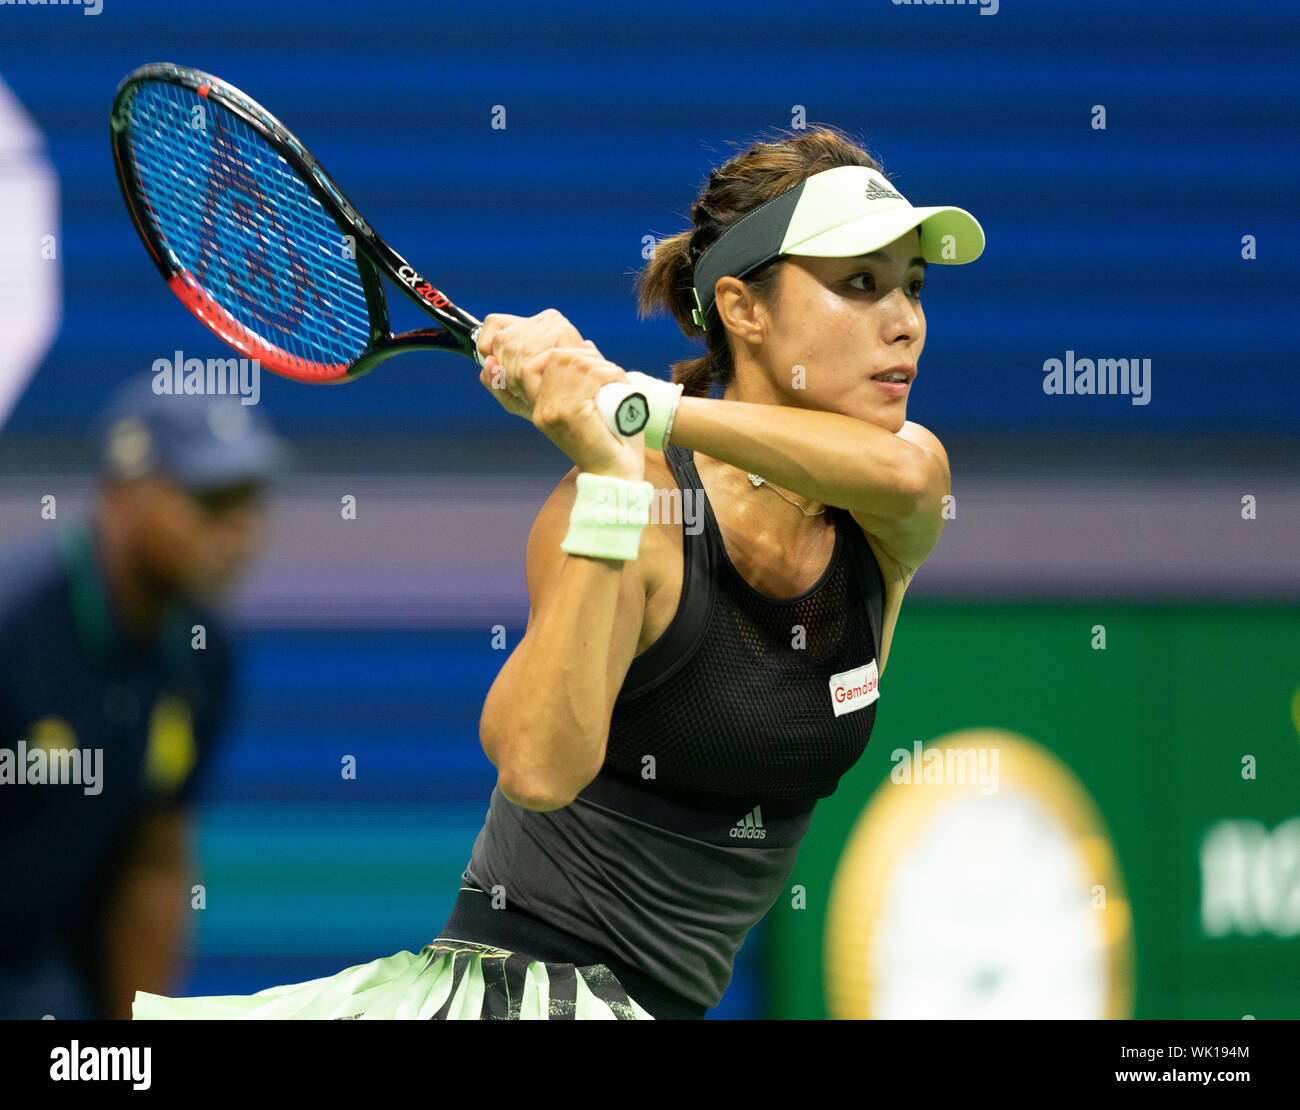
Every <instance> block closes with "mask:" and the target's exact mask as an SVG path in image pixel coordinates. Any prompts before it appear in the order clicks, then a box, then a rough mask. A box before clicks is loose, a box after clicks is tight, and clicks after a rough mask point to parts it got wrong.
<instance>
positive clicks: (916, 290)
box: [849, 273, 925, 298]
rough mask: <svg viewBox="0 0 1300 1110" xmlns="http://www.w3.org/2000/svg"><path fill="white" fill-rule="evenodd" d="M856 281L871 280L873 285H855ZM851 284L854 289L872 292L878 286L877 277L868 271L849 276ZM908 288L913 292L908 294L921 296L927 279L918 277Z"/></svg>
mask: <svg viewBox="0 0 1300 1110" xmlns="http://www.w3.org/2000/svg"><path fill="white" fill-rule="evenodd" d="M855 281H869V282H871V285H870V286H869V287H866V288H864V287H862V286H858V285H854V284H853V283H854V282H855ZM849 285H851V286H853V288H854V289H861V291H862V292H863V293H871V292H873V291H874V290H875V288H876V280H875V278H874V277H872V275H871V274H869V273H868V274H855V275H854V276H853V277H851V278H849ZM908 288H909V289H910V290H911V292H910V293H909V294H908V296H910V297H913V298H915V297H919V296H920V295H921V291H922V290H923V289H924V288H925V279H924V278H917V279H916V280H915V281H913V282H912V283H911V284H910V285H909V286H908Z"/></svg>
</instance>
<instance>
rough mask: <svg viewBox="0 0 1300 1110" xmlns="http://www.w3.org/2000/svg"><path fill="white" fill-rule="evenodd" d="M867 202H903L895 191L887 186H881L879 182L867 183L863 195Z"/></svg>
mask: <svg viewBox="0 0 1300 1110" xmlns="http://www.w3.org/2000/svg"><path fill="white" fill-rule="evenodd" d="M862 195H863V196H864V197H866V198H867V200H902V199H903V198H902V197H901V196H899V195H898V194H897V193H896V192H894V190H893V189H891V188H889V187H888V186H887V185H881V184H880V182H878V181H869V182H867V188H866V190H865V191H864V192H863V194H862Z"/></svg>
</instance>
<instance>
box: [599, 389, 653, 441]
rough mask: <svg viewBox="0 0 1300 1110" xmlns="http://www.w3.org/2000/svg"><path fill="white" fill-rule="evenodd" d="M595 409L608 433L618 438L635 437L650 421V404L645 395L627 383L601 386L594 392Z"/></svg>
mask: <svg viewBox="0 0 1300 1110" xmlns="http://www.w3.org/2000/svg"><path fill="white" fill-rule="evenodd" d="M596 408H597V409H598V410H599V411H600V415H601V416H603V417H604V418H605V423H606V424H608V425H609V428H610V431H612V432H613V433H614V434H615V435H619V436H634V435H636V434H637V432H639V431H641V429H642V428H644V427H645V426H646V421H647V420H649V419H650V402H649V401H647V400H646V395H645V394H644V393H642V392H641V391H640V390H639V389H637V388H636V387H635V386H633V385H629V384H628V383H627V382H606V383H605V384H604V385H602V386H601V387H600V389H599V390H597V392H596Z"/></svg>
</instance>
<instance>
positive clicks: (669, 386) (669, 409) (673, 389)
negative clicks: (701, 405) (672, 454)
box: [627, 370, 683, 451]
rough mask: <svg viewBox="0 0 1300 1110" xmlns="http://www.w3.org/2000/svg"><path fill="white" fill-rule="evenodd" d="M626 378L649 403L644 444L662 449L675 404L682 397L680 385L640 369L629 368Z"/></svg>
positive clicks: (671, 422) (675, 414)
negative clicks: (648, 416) (644, 372)
mask: <svg viewBox="0 0 1300 1110" xmlns="http://www.w3.org/2000/svg"><path fill="white" fill-rule="evenodd" d="M627 376H628V380H629V381H630V382H631V383H632V384H633V385H634V386H635V387H636V388H637V389H639V390H640V391H641V392H642V393H644V394H645V397H646V401H647V402H648V403H649V405H650V418H649V419H648V420H647V421H646V426H645V445H646V446H647V447H649V448H652V449H653V450H655V451H662V450H663V449H664V448H665V447H666V446H667V445H668V437H669V436H670V435H671V434H672V430H673V420H674V419H675V418H676V416H677V405H678V403H679V402H680V401H681V399H682V388H683V387H682V385H681V384H680V383H678V382H666V381H664V380H663V379H662V378H652V377H651V376H650V375H649V374H643V373H641V371H640V370H629V371H628V372H627Z"/></svg>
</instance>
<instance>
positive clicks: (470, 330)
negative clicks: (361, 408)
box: [111, 62, 483, 384]
mask: <svg viewBox="0 0 1300 1110" xmlns="http://www.w3.org/2000/svg"><path fill="white" fill-rule="evenodd" d="M146 82H163V83H165V84H170V85H175V86H177V87H179V88H183V89H187V90H188V91H190V92H192V93H194V94H195V95H197V96H198V97H199V98H200V99H201V100H204V101H206V102H208V103H211V104H214V105H217V106H219V107H221V108H222V109H224V110H225V111H228V112H230V113H231V114H232V115H234V116H235V117H236V118H238V119H239V120H241V121H242V122H243V123H244V124H246V125H247V126H248V127H249V128H250V129H251V130H252V131H253V132H254V133H255V134H256V135H257V136H258V137H259V138H260V139H262V140H263V141H264V142H265V143H266V144H267V145H268V146H269V147H270V148H271V149H272V150H274V151H275V152H276V153H277V154H278V155H279V156H280V157H281V158H283V159H284V160H285V162H287V163H288V165H289V167H290V168H291V169H292V170H293V171H294V173H295V174H297V175H298V177H299V178H300V179H301V180H302V182H303V184H304V185H306V186H307V188H308V189H309V190H310V191H311V193H312V195H313V196H314V197H315V198H316V199H317V200H318V201H319V202H320V205H321V207H322V208H323V209H324V210H325V213H326V214H327V215H328V216H329V217H330V218H331V219H332V220H333V221H334V223H335V224H336V225H337V226H338V228H339V231H340V233H341V234H342V235H345V236H349V235H350V236H352V242H353V243H354V244H355V250H354V255H355V261H356V263H357V270H358V272H359V275H360V278H361V288H362V291H363V293H364V296H365V301H366V309H367V314H368V315H369V318H370V319H369V326H370V338H369V343H368V345H367V346H366V348H365V350H363V351H362V352H361V354H360V355H358V356H357V358H356V359H355V360H354V361H353V362H352V363H351V364H350V365H348V366H347V367H346V370H345V372H344V373H341V374H339V375H337V376H335V377H331V378H322V377H317V378H307V377H300V376H298V375H297V374H289V375H288V376H291V377H294V378H295V380H297V381H304V382H310V383H312V384H318V383H326V384H335V383H338V382H345V381H350V380H352V379H354V378H358V377H360V376H361V375H362V374H365V373H367V372H369V371H370V370H373V369H374V368H375V367H376V366H378V365H379V364H380V363H381V362H383V361H384V360H385V359H388V358H391V357H392V356H393V355H397V354H402V353H403V352H406V351H416V350H444V351H452V352H455V353H457V354H462V355H466V356H468V357H470V358H473V359H474V361H475V362H477V363H478V364H479V365H480V366H481V365H482V364H483V358H482V356H481V355H480V354H479V351H478V347H477V345H476V343H475V340H476V339H477V336H478V330H479V328H480V327H481V326H482V322H481V321H480V320H478V319H476V318H475V317H473V316H471V315H470V314H469V313H468V312H466V311H465V310H464V309H462V308H459V307H458V306H457V305H455V304H453V303H452V301H451V299H450V298H449V297H447V296H446V295H445V294H444V293H442V292H440V291H439V290H438V289H436V288H434V286H433V284H432V283H431V282H429V281H427V280H426V279H425V278H424V277H423V276H422V275H421V274H420V273H419V272H418V271H417V270H416V269H415V267H414V266H412V265H411V264H410V263H409V262H407V261H406V259H404V258H403V257H402V256H401V255H400V254H398V253H397V252H396V251H395V250H393V248H392V247H390V246H389V245H388V243H387V242H386V241H385V240H384V239H383V237H382V236H380V234H379V233H378V232H377V231H375V229H374V228H373V227H371V226H370V224H369V222H368V221H367V220H366V219H365V217H364V216H362V215H361V213H360V212H359V211H357V208H356V206H355V205H354V204H352V202H351V201H349V200H348V198H347V197H346V196H344V195H343V191H342V190H341V189H340V188H339V187H338V185H337V184H335V182H334V180H333V178H331V177H330V176H329V174H328V173H326V172H325V169H324V167H322V166H321V164H320V163H319V162H318V161H317V160H316V159H315V157H313V155H312V154H311V153H310V152H309V151H308V150H307V148H306V147H304V146H303V145H302V143H301V142H299V141H298V139H297V138H296V137H295V136H294V134H293V133H292V132H291V131H290V130H289V129H288V128H287V127H285V126H284V124H282V123H281V122H280V121H279V120H278V119H276V118H275V116H273V115H272V114H271V113H270V112H268V111H267V110H266V109H265V108H263V107H262V106H261V105H260V104H258V103H257V101H255V100H254V99H253V98H252V97H250V96H248V95H246V94H245V93H243V92H241V91H240V90H239V89H237V88H235V87H234V86H233V85H230V84H228V83H227V82H225V81H222V80H220V79H219V78H217V77H213V76H212V75H211V74H208V73H204V72H203V71H202V70H196V69H191V68H189V67H187V66H181V65H175V64H173V63H170V62H154V63H151V64H149V65H145V66H141V67H140V68H138V69H136V70H133V71H132V72H131V73H129V74H127V76H126V77H125V78H123V80H122V82H121V84H119V85H118V88H117V92H116V94H115V95H114V98H113V109H112V114H111V132H112V142H113V164H114V167H115V168H116V171H117V181H118V185H119V186H120V188H121V190H122V198H123V200H124V201H125V202H126V206H127V210H128V212H129V213H130V215H131V222H132V223H133V224H134V225H135V229H136V232H137V233H138V234H139V236H140V239H141V240H142V241H143V243H144V245H145V248H146V249H147V250H148V252H149V256H150V257H151V258H152V259H153V261H154V265H155V266H157V268H158V271H159V273H161V274H162V276H163V279H164V280H165V281H166V282H167V284H168V285H169V286H170V287H171V289H172V291H173V292H174V293H175V294H176V295H177V296H178V297H179V298H180V299H181V301H182V302H184V304H185V306H186V307H187V308H188V309H189V310H190V311H191V312H192V313H193V314H194V315H195V316H197V317H198V318H199V319H200V320H201V321H202V322H203V323H204V324H205V325H206V326H207V327H208V328H209V329H210V330H212V331H214V332H216V334H217V335H219V336H220V337H221V338H222V339H223V340H224V341H225V342H226V343H228V344H229V345H230V346H232V347H234V348H235V349H236V350H238V351H240V352H242V353H243V354H245V355H248V356H251V357H257V358H259V359H260V360H261V362H262V363H263V365H265V366H266V367H267V369H270V370H276V371H277V372H279V373H285V369H284V365H285V363H284V359H283V358H282V357H280V356H281V355H282V354H283V355H288V352H284V351H283V349H282V348H280V347H270V346H269V345H262V346H259V345H258V344H256V343H254V342H251V341H250V340H249V339H248V338H246V336H244V335H242V334H240V332H237V331H235V330H234V329H232V328H231V327H229V326H227V325H226V322H225V321H224V320H222V319H221V318H220V317H219V316H217V315H216V314H215V313H212V312H207V311H205V305H204V304H203V303H202V296H206V297H208V298H209V299H212V298H211V295H210V294H208V293H206V291H204V293H203V294H202V295H200V294H199V292H198V290H200V289H202V286H201V285H199V284H198V283H197V282H196V281H193V280H192V279H187V275H186V271H185V270H184V267H183V266H181V265H180V263H179V260H177V259H175V256H174V255H172V254H171V252H170V251H169V250H168V249H167V248H166V244H165V243H163V242H159V241H158V240H157V239H156V238H155V232H154V229H153V227H152V223H151V221H150V220H149V218H148V217H147V216H146V215H145V213H146V212H147V211H148V210H149V208H150V206H149V201H148V197H147V196H146V195H145V194H144V190H143V186H142V184H141V182H140V175H139V173H138V172H137V171H136V170H135V168H134V166H135V163H134V159H132V157H131V155H130V142H131V123H130V119H131V104H132V101H133V100H134V97H135V93H136V91H137V90H138V89H139V87H140V86H141V85H143V84H145V83H146ZM340 246H342V244H340ZM381 273H382V274H383V275H384V276H386V277H387V278H388V279H389V280H390V281H392V283H393V284H394V285H396V286H397V288H398V289H400V290H401V291H402V292H403V293H405V294H406V296H407V297H408V298H410V300H411V301H413V302H414V303H415V304H417V305H419V306H420V308H422V309H423V310H424V311H425V312H427V313H429V314H430V315H431V316H432V317H433V318H434V319H435V320H437V321H438V322H439V324H441V325H442V326H441V327H437V328H419V329H416V330H414V331H408V332H404V333H402V334H401V335H394V334H393V332H392V327H391V325H390V323H389V316H388V301H387V297H386V295H385V293H384V288H383V283H382V281H381V280H380V274H381ZM291 277H292V276H291V275H289V276H288V277H286V280H290V279H291ZM212 300H213V303H214V304H216V305H217V306H218V307H219V308H220V310H221V311H222V312H223V313H224V312H227V311H228V310H225V309H224V308H223V307H221V306H220V303H219V302H216V301H215V299H212ZM240 327H241V330H242V331H246V332H248V333H249V334H252V335H255V334H256V333H255V332H253V331H252V329H251V328H248V327H247V326H246V325H240ZM288 357H290V358H292V357H293V356H288ZM277 364H278V365H277Z"/></svg>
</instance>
